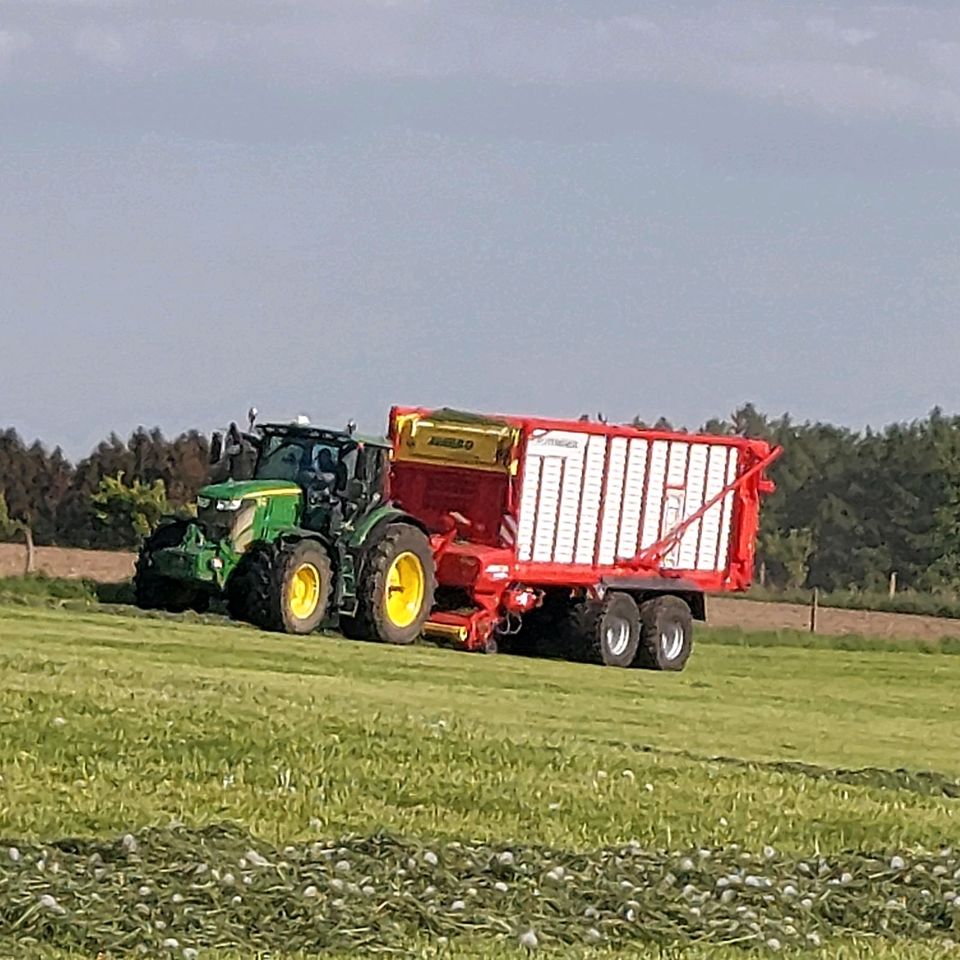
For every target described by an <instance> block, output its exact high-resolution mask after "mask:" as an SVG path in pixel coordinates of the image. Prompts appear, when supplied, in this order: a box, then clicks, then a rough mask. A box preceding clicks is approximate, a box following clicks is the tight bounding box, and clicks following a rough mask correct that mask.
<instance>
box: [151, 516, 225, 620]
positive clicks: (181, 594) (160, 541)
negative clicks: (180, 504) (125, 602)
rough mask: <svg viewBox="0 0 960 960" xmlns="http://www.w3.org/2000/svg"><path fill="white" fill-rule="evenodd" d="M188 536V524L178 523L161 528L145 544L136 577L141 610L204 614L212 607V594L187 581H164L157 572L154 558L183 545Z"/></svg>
mask: <svg viewBox="0 0 960 960" xmlns="http://www.w3.org/2000/svg"><path fill="white" fill-rule="evenodd" d="M186 532H187V522H186V521H184V520H177V521H176V522H174V523H165V524H164V525H163V526H161V527H158V528H157V529H156V530H155V531H154V532H153V533H152V534H151V535H150V536H149V537H147V539H146V540H145V541H144V542H143V546H142V547H141V548H140V554H139V556H138V557H137V563H136V568H135V570H134V574H133V596H134V602H135V603H136V605H137V606H138V607H139V608H140V609H141V610H165V611H167V612H168V613H183V612H184V611H185V610H195V611H196V612H197V613H204V612H205V611H206V610H207V608H208V607H209V605H210V594H209V593H207V592H206V591H205V590H202V589H198V588H197V587H195V586H194V585H193V584H191V583H187V582H185V581H183V580H174V579H171V578H170V577H164V576H162V575H161V574H159V573H157V572H156V570H155V569H154V560H153V558H154V554H156V553H158V552H159V551H161V550H166V549H167V548H168V547H176V546H177V545H179V544H180V543H182V542H183V538H184V535H185V534H186Z"/></svg>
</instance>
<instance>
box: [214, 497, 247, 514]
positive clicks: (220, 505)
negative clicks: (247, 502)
mask: <svg viewBox="0 0 960 960" xmlns="http://www.w3.org/2000/svg"><path fill="white" fill-rule="evenodd" d="M242 503H243V500H218V501H217V509H218V510H224V511H233V510H239V509H240V505H241V504H242Z"/></svg>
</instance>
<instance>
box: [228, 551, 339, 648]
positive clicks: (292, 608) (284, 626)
mask: <svg viewBox="0 0 960 960" xmlns="http://www.w3.org/2000/svg"><path fill="white" fill-rule="evenodd" d="M245 560H246V562H245V564H244V566H243V569H241V568H238V569H237V570H236V571H235V572H234V575H233V577H231V584H230V586H229V588H228V591H227V601H228V605H229V607H230V609H231V615H232V614H233V612H236V613H238V614H240V615H241V617H242V619H244V620H246V621H247V622H248V623H252V624H253V625H254V626H255V627H259V628H260V629H261V630H269V631H271V632H273V633H290V634H295V635H298V636H303V635H305V634H308V633H313V632H314V631H315V630H316V629H317V628H318V627H319V626H320V624H321V623H322V622H323V620H324V618H325V617H326V615H327V606H328V604H329V602H330V593H331V588H332V585H333V571H332V568H331V565H330V556H329V554H328V553H327V550H326V548H325V547H324V545H323V544H322V543H320V542H318V541H316V540H297V541H294V542H292V543H279V544H272V543H257V544H254V545H253V546H252V547H251V548H250V550H249V551H248V555H247V557H246V558H245ZM299 575H303V576H305V577H306V578H307V579H308V580H309V579H311V578H312V579H313V580H314V583H313V584H312V588H313V589H312V590H311V591H310V592H311V593H312V596H309V597H306V598H301V599H302V603H303V604H304V609H301V610H300V611H299V612H298V610H297V603H298V600H297V578H298V576H299ZM234 581H235V582H234ZM306 608H309V609H306Z"/></svg>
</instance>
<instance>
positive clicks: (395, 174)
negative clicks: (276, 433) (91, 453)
mask: <svg viewBox="0 0 960 960" xmlns="http://www.w3.org/2000/svg"><path fill="white" fill-rule="evenodd" d="M958 304H960V5H958V4H956V2H947V0H944V2H942V3H934V2H931V3H922V4H915V5H909V4H868V3H861V2H857V0H846V2H844V3H842V4H834V5H831V4H823V3H811V2H795V3H791V4H783V3H775V2H760V0H754V2H750V0H728V2H719V3H716V2H715V3H697V2H693V0H689V2H682V3H681V2H674V3H669V2H663V3H657V4H653V3H649V2H647V3H641V2H639V0H553V2H547V0H310V2H307V0H274V2H267V0H166V2H160V0H153V2H147V0H24V2H13V0H0V335H2V340H0V344H2V347H0V349H2V352H0V424H3V423H7V424H12V425H14V426H16V427H17V428H18V429H20V431H21V432H22V433H23V434H25V435H26V436H27V437H28V438H33V437H35V436H38V435H39V436H41V437H43V438H44V439H45V440H46V441H47V442H48V443H51V444H52V443H60V444H62V445H64V447H65V448H66V450H67V451H68V453H70V454H72V455H78V454H82V453H84V452H86V450H87V449H89V447H90V446H91V445H92V444H93V443H95V442H96V440H98V439H99V438H100V437H101V436H103V435H104V434H105V433H106V432H108V431H109V430H111V429H115V430H117V431H118V432H120V433H122V434H126V433H128V432H129V431H130V430H131V429H132V428H133V427H135V426H136V425H137V424H140V423H142V424H145V425H147V426H152V425H155V424H156V425H160V426H161V427H163V428H164V429H165V430H167V431H177V430H180V429H184V428H186V427H189V426H192V425H197V426H201V427H212V426H216V425H219V424H221V423H223V422H225V421H226V420H227V419H228V418H230V417H242V415H243V413H244V412H245V410H246V408H247V406H248V405H249V404H250V403H251V402H255V403H256V404H257V405H258V406H259V407H260V409H261V411H262V412H263V414H264V415H266V416H276V417H288V416H292V415H295V414H297V413H300V412H306V413H308V414H310V415H311V416H312V417H313V418H314V419H317V420H323V421H327V422H330V423H333V424H336V425H339V424H340V423H341V422H343V421H345V420H346V419H347V418H348V417H350V416H353V417H355V418H356V419H358V420H359V421H360V423H361V425H362V426H364V427H366V428H368V429H379V428H382V426H383V423H384V420H385V415H386V411H387V408H388V407H389V405H390V404H391V403H424V404H451V405H460V406H464V407H467V408H470V409H478V410H500V411H505V412H531V413H534V412H536V413H543V414H547V415H556V416H566V415H570V416H577V415H579V414H580V413H581V412H584V411H590V412H596V411H598V410H602V411H603V412H604V413H605V414H606V415H607V416H609V417H611V418H616V419H626V418H629V417H631V416H633V415H634V414H640V415H642V416H644V417H647V418H655V417H657V416H659V415H665V416H668V417H670V418H671V419H673V420H675V421H677V422H681V423H686V424H688V425H690V426H695V425H697V424H698V423H699V422H701V421H703V420H704V419H706V418H708V417H710V416H713V415H724V414H727V413H729V412H730V411H731V410H732V409H733V408H734V407H735V406H736V405H738V404H739V403H741V402H743V401H746V400H752V401H754V402H755V403H756V404H757V405H758V406H760V407H761V408H762V409H765V410H767V411H769V412H771V413H781V412H784V411H789V412H790V413H792V414H793V415H795V416H796V417H798V418H799V419H808V418H810V419H827V420H832V421H835V422H841V423H846V424H849V425H853V426H861V425H863V424H865V423H872V424H883V423H886V422H889V421H891V420H900V419H909V418H912V417H915V416H922V415H924V414H925V413H926V412H927V411H928V410H929V408H930V407H932V406H933V405H934V404H939V405H941V406H943V407H944V408H946V409H947V410H950V411H955V410H960V316H958Z"/></svg>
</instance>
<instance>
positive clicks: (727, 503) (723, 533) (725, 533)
mask: <svg viewBox="0 0 960 960" xmlns="http://www.w3.org/2000/svg"><path fill="white" fill-rule="evenodd" d="M738 458H739V454H738V452H737V451H736V450H734V449H733V448H730V456H729V460H728V462H727V475H726V483H727V484H731V483H733V481H734V480H736V478H737V460H738ZM721 502H722V504H723V519H722V520H721V521H720V544H719V546H718V547H717V560H716V569H718V570H722V569H724V568H725V567H726V565H727V551H728V550H729V548H730V527H731V525H732V523H733V491H731V492H730V493H728V494H727V495H726V496H725V497H724V498H723V500H722V501H721Z"/></svg>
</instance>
